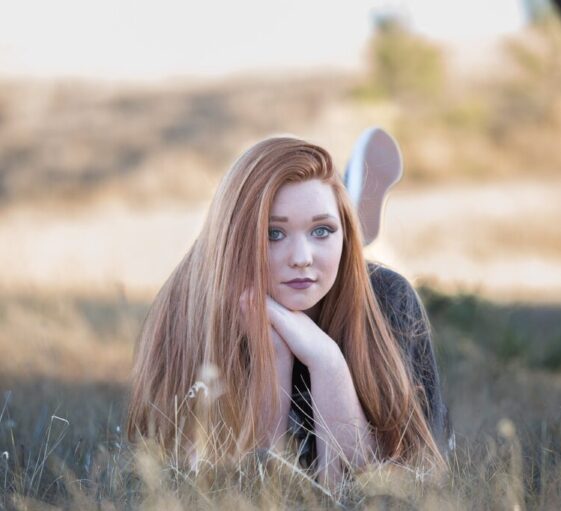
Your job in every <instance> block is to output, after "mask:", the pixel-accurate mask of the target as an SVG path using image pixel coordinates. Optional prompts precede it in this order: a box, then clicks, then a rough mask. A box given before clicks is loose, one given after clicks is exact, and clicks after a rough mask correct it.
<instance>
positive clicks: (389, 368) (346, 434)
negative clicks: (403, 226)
mask: <svg viewBox="0 0 561 511" xmlns="http://www.w3.org/2000/svg"><path fill="white" fill-rule="evenodd" d="M203 367H216V368H218V373H219V375H220V381H221V393H220V395H217V396H214V398H213V399H206V404H205V406H204V420H202V419H201V417H200V414H201V410H202V409H203V408H202V407H201V406H198V405H197V403H199V404H200V401H201V400H202V399H205V397H204V392H199V393H197V394H196V395H195V397H194V398H193V397H192V396H193V395H194V394H195V393H194V391H193V389H194V388H197V387H193V386H194V385H195V383H196V382H197V381H198V380H200V378H201V377H200V371H201V368H203ZM197 414H198V415H197ZM201 422H203V423H204V424H205V425H206V426H205V427H207V428H210V429H211V430H212V434H211V435H209V437H208V438H207V449H210V450H211V452H213V453H215V455H216V454H222V453H230V454H241V453H244V452H247V451H250V450H252V449H254V448H257V447H271V448H273V447H274V448H280V449H282V448H284V446H285V441H286V439H287V437H288V438H290V437H292V438H296V439H297V440H298V441H299V445H300V459H301V461H302V463H303V464H305V465H310V466H311V467H312V468H313V469H314V470H317V473H318V474H320V475H322V477H329V478H330V479H331V478H333V477H337V476H338V475H340V474H341V471H342V470H343V469H344V468H345V467H346V466H355V467H360V466H363V465H364V464H366V463H371V462H376V461H385V460H392V461H396V462H399V463H408V464H409V463H411V464H417V463H420V462H424V461H427V460H429V462H430V463H433V464H436V465H437V466H443V465H444V456H445V446H446V438H445V437H446V433H445V407H444V405H443V403H442V399H441V396H440V389H439V382H438V374H437V370H436V365H435V361H434V355H433V351H432V346H431V342H430V335H429V326H428V321H427V319H426V316H425V313H424V309H423V307H422V305H421V303H420V301H419V298H418V296H417V294H416V293H415V291H414V290H413V288H412V287H411V285H410V284H409V283H408V282H407V281H406V280H405V279H404V278H403V277H401V276H400V275H398V274H397V273H395V272H393V271H391V270H388V269H386V268H384V267H382V266H380V265H373V264H370V263H367V262H366V261H365V259H364V256H363V252H362V234H361V230H360V224H359V221H358V218H357V216H356V213H355V211H354V207H353V206H352V205H351V203H350V200H349V197H348V195H347V192H346V190H345V187H344V185H343V182H342V180H341V178H340V176H339V174H338V173H337V172H336V170H335V168H334V167H333V164H332V160H331V158H330V156H329V154H328V153H327V152H326V151H325V150H324V149H322V148H320V147H318V146H316V145H313V144H310V143H307V142H305V141H303V140H299V139H296V138H289V137H277V138H270V139H267V140H264V141H262V142H259V143H257V144H256V145H254V146H253V147H251V148H250V149H249V150H247V151H246V152H245V153H244V154H243V155H242V156H241V157H240V158H239V159H238V160H237V161H236V162H235V164H234V165H233V167H232V168H231V169H230V171H229V172H228V173H227V174H226V175H225V177H224V178H223V180H222V182H221V184H220V186H219V188H218V190H217V192H216V194H215V197H214V199H213V201H212V203H211V205H210V209H209V212H208V217H207V219H206V222H205V224H204V226H203V229H202V232H201V234H200V236H199V237H198V239H197V240H196V241H195V243H194V244H193V246H192V247H191V249H190V250H189V252H188V253H187V254H186V255H185V257H184V259H183V260H182V261H181V262H180V264H179V265H178V266H177V268H176V269H175V270H174V272H173V273H172V275H171V276H170V277H169V279H168V280H167V282H166V283H165V284H164V286H163V288H162V289H161V290H160V292H159V293H158V295H157V297H156V299H155V301H154V303H153V305H152V307H151V309H150V311H149V313H148V316H147V318H146V320H145V323H144V325H143V328H142V332H141V335H140V337H139V340H138V345H137V349H136V353H135V366H134V372H133V381H132V395H131V402H130V410H129V424H128V432H129V437H130V438H131V439H134V438H136V437H137V435H141V436H155V437H156V438H157V439H159V441H160V442H161V443H162V444H163V445H164V446H165V447H166V448H169V449H171V448H172V447H173V446H175V448H177V446H178V443H179V444H180V446H181V448H182V449H184V451H183V452H185V453H188V455H189V456H190V459H191V460H193V459H194V458H195V455H196V454H199V455H200V453H194V446H195V445H196V441H197V440H196V438H195V437H196V434H197V433H196V432H197V428H198V427H199V425H200V424H201ZM208 442H210V444H211V445H209V444H208Z"/></svg>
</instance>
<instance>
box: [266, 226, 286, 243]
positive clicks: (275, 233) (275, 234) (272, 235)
mask: <svg viewBox="0 0 561 511" xmlns="http://www.w3.org/2000/svg"><path fill="white" fill-rule="evenodd" d="M279 235H282V236H284V234H283V233H282V231H279V230H278V229H269V241H279V240H281V239H282V237H281V236H279Z"/></svg>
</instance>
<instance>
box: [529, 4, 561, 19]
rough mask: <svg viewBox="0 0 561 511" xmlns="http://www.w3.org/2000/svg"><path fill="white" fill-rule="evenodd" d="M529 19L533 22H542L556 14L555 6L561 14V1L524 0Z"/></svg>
mask: <svg viewBox="0 0 561 511" xmlns="http://www.w3.org/2000/svg"><path fill="white" fill-rule="evenodd" d="M523 4H524V7H525V8H526V12H527V14H528V18H529V19H530V21H532V22H534V23H535V22H540V21H543V20H544V19H545V18H548V17H550V16H552V15H554V14H555V6H557V8H558V11H557V12H558V13H561V0H552V1H551V0H523Z"/></svg>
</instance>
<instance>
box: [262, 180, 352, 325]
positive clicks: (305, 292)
mask: <svg viewBox="0 0 561 511" xmlns="http://www.w3.org/2000/svg"><path fill="white" fill-rule="evenodd" d="M342 249H343V228H342V225H341V219H340V217H339V212H338V209H337V202H336V199H335V194H334V192H333V189H332V187H331V185H329V184H326V183H324V182H322V181H320V180H319V179H312V180H309V181H304V182H301V183H286V184H284V185H283V186H281V188H280V189H279V191H278V192H277V194H276V195H275V198H274V200H273V205H272V208H271V213H270V217H269V268H270V286H271V289H270V290H269V294H270V295H271V296H272V297H273V298H274V299H275V300H276V301H277V302H279V303H280V304H281V305H283V306H285V307H286V308H288V309H290V310H293V311H308V313H309V314H310V315H312V317H313V316H314V315H315V314H314V313H313V312H315V311H313V312H312V311H311V309H312V307H314V305H316V304H317V303H318V302H319V301H320V300H321V299H322V298H323V297H324V296H325V295H326V294H327V292H328V291H329V290H330V289H331V286H333V283H334V282H335V278H336V276H337V270H338V269H339V261H340V260H341V252H342ZM295 279H309V281H308V282H305V283H300V284H299V283H297V282H296V283H294V282H292V283H291V281H294V280H295Z"/></svg>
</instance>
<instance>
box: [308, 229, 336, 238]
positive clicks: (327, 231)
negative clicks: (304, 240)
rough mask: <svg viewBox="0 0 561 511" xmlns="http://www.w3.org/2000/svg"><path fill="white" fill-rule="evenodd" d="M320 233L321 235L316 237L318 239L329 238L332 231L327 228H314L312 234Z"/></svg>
mask: <svg viewBox="0 0 561 511" xmlns="http://www.w3.org/2000/svg"><path fill="white" fill-rule="evenodd" d="M318 231H320V232H322V231H323V234H320V235H319V236H318V238H327V237H328V236H329V234H331V233H333V232H334V231H332V230H331V229H329V228H328V227H316V228H315V229H314V230H313V231H312V232H318Z"/></svg>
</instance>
